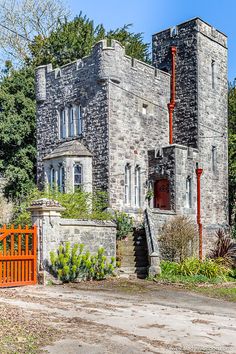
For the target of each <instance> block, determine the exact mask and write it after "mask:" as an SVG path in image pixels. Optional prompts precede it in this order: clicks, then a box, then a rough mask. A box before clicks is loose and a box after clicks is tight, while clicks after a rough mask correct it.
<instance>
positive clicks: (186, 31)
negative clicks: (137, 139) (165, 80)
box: [152, 20, 198, 148]
mask: <svg viewBox="0 0 236 354" xmlns="http://www.w3.org/2000/svg"><path fill="white" fill-rule="evenodd" d="M196 33H197V20H192V21H189V22H186V23H183V24H181V25H178V26H177V34H176V35H172V29H170V28H169V29H167V30H165V31H162V32H160V33H157V34H154V35H153V42H152V43H153V65H154V66H156V67H157V68H159V69H162V70H165V71H167V72H168V73H171V51H170V47H171V46H176V47H177V55H176V106H175V109H174V117H173V132H174V134H173V142H174V143H176V144H181V145H187V146H192V147H195V148H196V147H197V146H198V134H197V133H198V120H197V105H198V98H197V78H198V76H197V45H198V43H197V36H196Z"/></svg>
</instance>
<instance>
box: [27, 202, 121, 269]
mask: <svg viewBox="0 0 236 354" xmlns="http://www.w3.org/2000/svg"><path fill="white" fill-rule="evenodd" d="M29 210H30V211H31V213H32V222H33V224H36V225H37V227H38V264H39V268H40V270H44V269H47V265H48V263H50V252H51V251H56V250H57V249H58V247H59V245H60V244H65V242H70V244H71V246H73V245H74V244H75V243H79V244H84V248H85V251H86V250H88V251H89V252H91V253H92V254H94V253H96V252H97V250H98V248H99V247H104V249H105V255H106V256H107V257H108V259H110V258H111V257H116V225H115V224H114V223H113V222H111V221H95V220H76V219H63V218H61V212H62V211H63V210H64V208H62V207H61V206H60V205H59V204H58V203H57V202H55V201H50V200H47V199H40V200H38V201H34V202H33V203H32V205H31V207H30V208H29Z"/></svg>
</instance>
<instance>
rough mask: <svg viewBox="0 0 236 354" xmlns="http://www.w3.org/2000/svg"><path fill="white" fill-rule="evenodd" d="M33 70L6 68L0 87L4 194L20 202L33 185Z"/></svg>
mask: <svg viewBox="0 0 236 354" xmlns="http://www.w3.org/2000/svg"><path fill="white" fill-rule="evenodd" d="M34 95H35V94H34V70H33V69H32V67H25V68H22V69H21V70H14V69H11V68H9V69H8V70H6V73H5V77H4V78H3V79H2V82H1V85H0V173H1V174H2V175H4V176H5V177H6V179H7V185H6V188H5V194H6V196H7V197H10V198H13V199H16V198H17V199H21V198H22V197H23V196H24V195H25V194H27V191H28V190H29V189H31V188H32V187H33V185H34V183H35V156H36V139H35V99H34Z"/></svg>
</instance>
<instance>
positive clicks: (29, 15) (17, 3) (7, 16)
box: [0, 0, 69, 64]
mask: <svg viewBox="0 0 236 354" xmlns="http://www.w3.org/2000/svg"><path fill="white" fill-rule="evenodd" d="M0 5H1V6H0V23H1V31H0V47H1V48H2V49H3V50H4V52H5V53H6V54H7V56H8V57H9V56H10V58H11V60H13V61H14V62H15V63H20V64H22V63H23V62H24V61H25V59H26V58H27V57H28V56H29V43H30V42H31V41H33V39H34V37H35V36H41V37H42V38H47V37H48V36H49V35H50V33H51V32H52V31H54V30H55V29H56V28H57V26H58V20H60V21H63V19H64V18H65V17H68V16H69V11H68V10H67V9H66V8H65V6H64V5H63V1H62V0H1V1H0ZM9 29H10V30H9Z"/></svg>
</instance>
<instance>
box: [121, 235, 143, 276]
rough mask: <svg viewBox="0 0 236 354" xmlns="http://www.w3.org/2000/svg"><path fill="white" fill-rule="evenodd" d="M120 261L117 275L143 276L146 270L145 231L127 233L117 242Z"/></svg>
mask: <svg viewBox="0 0 236 354" xmlns="http://www.w3.org/2000/svg"><path fill="white" fill-rule="evenodd" d="M117 245H118V246H117V255H118V257H119V261H120V269H119V275H120V276H121V277H125V278H131V277H138V278H145V277H146V276H147V270H148V265H149V264H148V251H147V243H146V235H145V232H139V233H136V234H135V233H134V234H129V235H128V237H127V238H126V239H124V240H122V241H118V243H117Z"/></svg>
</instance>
